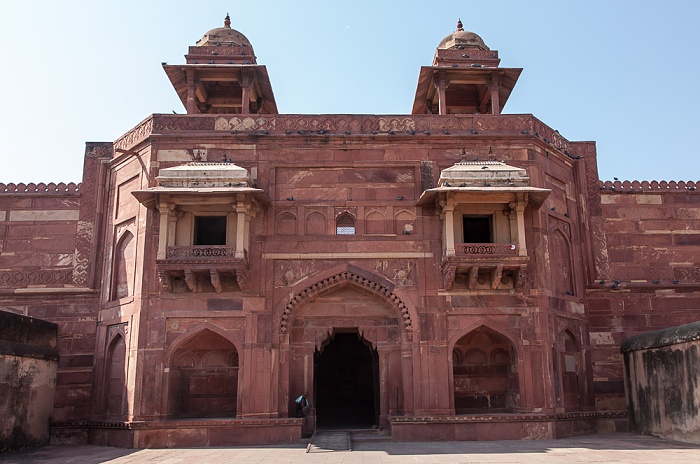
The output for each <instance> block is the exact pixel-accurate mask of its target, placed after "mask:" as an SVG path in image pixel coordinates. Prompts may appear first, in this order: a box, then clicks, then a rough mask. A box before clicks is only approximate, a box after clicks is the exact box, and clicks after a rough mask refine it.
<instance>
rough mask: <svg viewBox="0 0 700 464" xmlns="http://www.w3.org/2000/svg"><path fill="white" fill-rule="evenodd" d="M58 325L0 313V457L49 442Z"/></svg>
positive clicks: (56, 359)
mask: <svg viewBox="0 0 700 464" xmlns="http://www.w3.org/2000/svg"><path fill="white" fill-rule="evenodd" d="M57 362H58V350H57V349H56V325H55V324H52V323H49V322H46V321H42V320H39V319H33V318H30V317H26V316H20V315H17V314H13V313H9V312H5V311H0V411H2V416H3V420H2V421H0V452H2V451H7V450H11V449H18V448H24V447H27V446H37V445H45V444H48V442H49V419H50V417H51V413H52V409H53V402H54V389H55V385H56V365H57Z"/></svg>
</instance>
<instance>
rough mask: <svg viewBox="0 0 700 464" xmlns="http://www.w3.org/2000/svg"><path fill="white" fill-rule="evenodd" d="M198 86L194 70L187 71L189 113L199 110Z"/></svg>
mask: <svg viewBox="0 0 700 464" xmlns="http://www.w3.org/2000/svg"><path fill="white" fill-rule="evenodd" d="M196 87H197V86H196V83H195V81H194V71H187V114H195V113H196V111H197V101H196V95H195V91H196Z"/></svg>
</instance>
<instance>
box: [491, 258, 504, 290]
mask: <svg viewBox="0 0 700 464" xmlns="http://www.w3.org/2000/svg"><path fill="white" fill-rule="evenodd" d="M502 275H503V266H502V265H500V264H499V265H498V266H496V269H494V270H493V273H492V274H491V290H496V289H497V288H498V284H499V282H500V281H501V276H502Z"/></svg>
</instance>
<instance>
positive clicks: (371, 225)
mask: <svg viewBox="0 0 700 464" xmlns="http://www.w3.org/2000/svg"><path fill="white" fill-rule="evenodd" d="M385 223H386V220H385V218H384V214H382V213H380V212H379V211H372V212H371V213H369V214H368V215H367V217H365V233H366V234H368V235H380V234H384V233H386V227H385Z"/></svg>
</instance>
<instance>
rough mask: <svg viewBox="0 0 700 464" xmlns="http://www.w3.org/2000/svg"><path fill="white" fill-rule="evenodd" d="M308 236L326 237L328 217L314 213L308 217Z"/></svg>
mask: <svg viewBox="0 0 700 464" xmlns="http://www.w3.org/2000/svg"><path fill="white" fill-rule="evenodd" d="M306 235H326V217H325V216H324V215H323V214H321V213H319V212H318V211H314V212H313V213H311V214H309V215H308V216H306Z"/></svg>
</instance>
